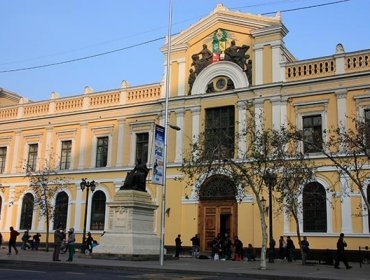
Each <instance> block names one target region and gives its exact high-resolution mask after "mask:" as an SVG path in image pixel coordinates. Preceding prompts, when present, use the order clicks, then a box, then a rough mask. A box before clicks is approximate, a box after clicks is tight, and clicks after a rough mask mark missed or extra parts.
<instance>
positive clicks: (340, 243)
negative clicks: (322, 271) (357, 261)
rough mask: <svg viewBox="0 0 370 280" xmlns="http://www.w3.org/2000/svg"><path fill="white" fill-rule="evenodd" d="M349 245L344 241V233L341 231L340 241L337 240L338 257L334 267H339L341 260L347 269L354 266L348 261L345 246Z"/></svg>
mask: <svg viewBox="0 0 370 280" xmlns="http://www.w3.org/2000/svg"><path fill="white" fill-rule="evenodd" d="M345 247H347V243H346V242H345V241H344V233H341V234H340V235H339V238H338V241H337V257H336V259H335V264H334V267H335V268H337V269H339V262H340V261H342V262H343V263H344V265H345V266H346V268H347V269H351V268H352V266H350V265H349V264H348V262H347V256H346V253H345V251H344V248H345Z"/></svg>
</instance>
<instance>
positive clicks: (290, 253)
mask: <svg viewBox="0 0 370 280" xmlns="http://www.w3.org/2000/svg"><path fill="white" fill-rule="evenodd" d="M294 249H295V246H294V242H293V240H292V239H291V238H290V236H288V237H287V239H286V252H287V259H288V262H291V261H292V260H293V259H294Z"/></svg>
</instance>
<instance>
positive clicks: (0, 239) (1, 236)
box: [0, 232, 3, 249]
mask: <svg viewBox="0 0 370 280" xmlns="http://www.w3.org/2000/svg"><path fill="white" fill-rule="evenodd" d="M2 244H3V235H2V234H1V232H0V249H1V245H2Z"/></svg>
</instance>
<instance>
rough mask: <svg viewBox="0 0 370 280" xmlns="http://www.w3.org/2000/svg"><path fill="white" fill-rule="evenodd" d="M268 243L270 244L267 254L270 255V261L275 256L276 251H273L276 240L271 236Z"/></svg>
mask: <svg viewBox="0 0 370 280" xmlns="http://www.w3.org/2000/svg"><path fill="white" fill-rule="evenodd" d="M269 245H270V250H269V254H271V256H270V257H269V258H270V260H271V261H272V262H274V259H275V256H276V253H275V246H276V241H275V239H273V238H272V239H271V240H270V243H269Z"/></svg>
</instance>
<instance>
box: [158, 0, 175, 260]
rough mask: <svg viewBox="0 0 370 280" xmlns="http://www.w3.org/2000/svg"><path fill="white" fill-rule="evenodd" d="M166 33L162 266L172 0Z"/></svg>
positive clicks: (162, 229)
mask: <svg viewBox="0 0 370 280" xmlns="http://www.w3.org/2000/svg"><path fill="white" fill-rule="evenodd" d="M168 4H169V6H168V8H169V11H168V34H167V63H166V89H165V111H164V114H165V118H164V151H163V158H164V160H163V182H162V209H161V210H162V211H161V236H160V256H159V263H160V265H161V266H163V260H164V237H165V220H166V217H165V214H166V183H167V142H168V98H169V94H170V62H171V57H170V56H171V31H172V0H169V3H168Z"/></svg>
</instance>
